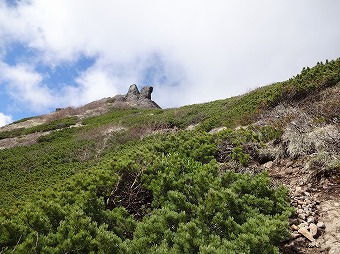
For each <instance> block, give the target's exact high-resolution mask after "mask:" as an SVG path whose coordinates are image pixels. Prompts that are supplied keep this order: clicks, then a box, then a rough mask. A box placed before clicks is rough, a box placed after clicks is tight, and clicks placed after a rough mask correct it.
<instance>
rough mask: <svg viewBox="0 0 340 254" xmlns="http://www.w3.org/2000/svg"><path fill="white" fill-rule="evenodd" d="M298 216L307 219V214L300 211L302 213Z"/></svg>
mask: <svg viewBox="0 0 340 254" xmlns="http://www.w3.org/2000/svg"><path fill="white" fill-rule="evenodd" d="M298 218H300V219H301V220H306V214H304V213H300V214H299V215H298Z"/></svg>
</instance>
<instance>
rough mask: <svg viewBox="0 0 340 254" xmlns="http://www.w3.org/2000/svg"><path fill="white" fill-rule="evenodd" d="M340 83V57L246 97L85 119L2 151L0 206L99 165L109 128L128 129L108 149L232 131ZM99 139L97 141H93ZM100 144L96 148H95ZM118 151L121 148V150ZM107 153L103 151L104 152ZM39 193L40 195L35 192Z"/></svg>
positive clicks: (18, 132)
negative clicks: (193, 130) (183, 133)
mask: <svg viewBox="0 0 340 254" xmlns="http://www.w3.org/2000/svg"><path fill="white" fill-rule="evenodd" d="M339 80H340V59H337V60H335V61H331V62H329V63H327V64H318V65H316V66H315V67H313V68H307V69H305V68H304V69H303V71H302V72H301V74H299V75H297V76H296V77H293V78H291V79H290V80H288V81H286V82H281V83H276V84H273V85H270V86H267V87H262V88H259V89H256V90H254V91H252V92H249V93H247V94H245V95H242V96H237V97H233V98H229V99H225V100H219V101H214V102H210V103H205V104H196V105H189V106H184V107H181V108H176V109H166V110H159V109H149V110H137V109H127V110H113V111H111V112H109V113H107V114H104V115H101V116H97V117H92V118H88V119H85V120H83V121H82V124H83V125H84V127H81V128H77V129H64V130H62V131H57V132H52V134H49V135H48V136H45V137H42V138H41V139H40V141H41V142H40V143H38V144H35V145H32V146H29V147H17V148H12V149H5V150H1V151H0V158H1V159H0V171H1V175H2V177H1V179H0V186H2V188H1V190H0V197H2V198H0V205H1V207H6V206H7V205H9V204H10V203H13V202H16V201H23V200H26V199H28V198H30V197H32V196H34V193H36V192H40V191H41V190H43V189H44V188H46V187H47V186H50V185H53V184H54V183H57V182H62V181H63V180H64V179H66V178H67V177H69V176H70V175H72V174H74V173H76V172H79V171H81V170H85V169H86V168H88V167H89V166H90V165H94V164H96V163H99V162H100V161H101V159H98V157H100V156H102V154H98V150H100V149H99V148H98V143H99V142H102V141H103V138H104V137H103V136H100V135H98V136H96V135H95V134H98V133H97V132H98V130H99V129H103V128H105V126H124V127H126V128H128V130H127V131H123V132H118V133H116V134H115V135H112V136H111V137H110V140H109V141H108V142H109V144H108V146H111V147H112V146H113V147H119V146H120V145H121V144H123V143H125V142H127V141H129V140H133V139H136V138H140V136H142V135H143V133H145V132H150V131H154V130H158V129H163V128H173V127H178V128H181V129H184V128H186V127H187V126H189V125H192V124H198V123H199V124H200V125H199V127H198V129H200V130H203V131H209V130H210V129H212V128H214V127H219V126H226V127H230V128H234V127H236V126H238V125H247V124H249V123H251V122H252V121H253V120H255V119H256V117H257V116H258V115H259V114H260V113H261V111H262V110H263V109H266V108H270V107H272V106H275V105H276V104H278V103H279V102H282V101H283V100H298V99H299V98H302V97H304V96H305V95H306V94H310V93H313V92H314V91H318V90H320V89H322V88H323V87H326V86H333V85H335V84H336V83H337V82H339ZM76 121H77V119H75V118H74V117H73V118H66V119H60V120H55V121H53V122H51V123H47V124H43V125H40V126H35V127H31V128H28V129H23V130H21V129H20V130H13V131H10V132H0V138H4V137H13V136H19V135H22V134H28V133H34V132H40V131H49V130H54V129H60V128H64V127H68V126H70V125H72V124H75V123H76ZM94 136H95V137H96V138H93V137H94ZM96 143H97V145H96ZM117 149H118V148H117ZM101 152H102V153H103V155H104V154H105V151H101ZM34 190H36V191H34Z"/></svg>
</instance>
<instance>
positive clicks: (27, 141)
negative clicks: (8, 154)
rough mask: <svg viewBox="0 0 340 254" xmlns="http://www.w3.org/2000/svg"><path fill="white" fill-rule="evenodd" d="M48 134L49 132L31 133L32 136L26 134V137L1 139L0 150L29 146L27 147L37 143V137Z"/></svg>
mask: <svg viewBox="0 0 340 254" xmlns="http://www.w3.org/2000/svg"><path fill="white" fill-rule="evenodd" d="M49 133H50V131H47V132H36V133H32V134H28V135H24V136H20V137H15V138H6V139H1V140H0V149H5V148H12V147H16V146H29V145H32V144H35V143H37V140H38V138H39V137H41V136H45V135H47V134H49Z"/></svg>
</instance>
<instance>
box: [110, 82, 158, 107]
mask: <svg viewBox="0 0 340 254" xmlns="http://www.w3.org/2000/svg"><path fill="white" fill-rule="evenodd" d="M152 92H153V87H151V86H145V87H143V88H142V90H141V91H140V92H139V90H138V87H137V86H136V85H135V84H133V85H131V86H130V88H129V90H128V92H127V94H126V95H116V96H115V97H114V98H113V99H114V102H113V106H114V107H131V108H161V107H160V106H158V105H157V103H155V102H154V101H153V100H151V93H152Z"/></svg>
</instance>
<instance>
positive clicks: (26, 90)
mask: <svg viewBox="0 0 340 254" xmlns="http://www.w3.org/2000/svg"><path fill="white" fill-rule="evenodd" d="M42 79H43V78H42V76H41V74H39V73H37V72H36V71H34V69H32V67H31V66H29V65H26V64H23V65H17V66H9V65H7V64H5V63H3V62H0V81H2V82H3V83H4V84H6V90H7V92H8V93H9V95H10V96H11V97H12V98H13V99H15V100H17V101H19V102H21V103H22V104H23V105H25V106H26V109H29V110H32V111H36V112H39V111H40V112H41V109H43V110H46V109H47V108H48V107H49V106H50V105H53V104H54V102H53V101H54V100H53V95H52V91H51V90H50V89H49V88H48V87H47V86H45V85H43V83H42Z"/></svg>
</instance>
